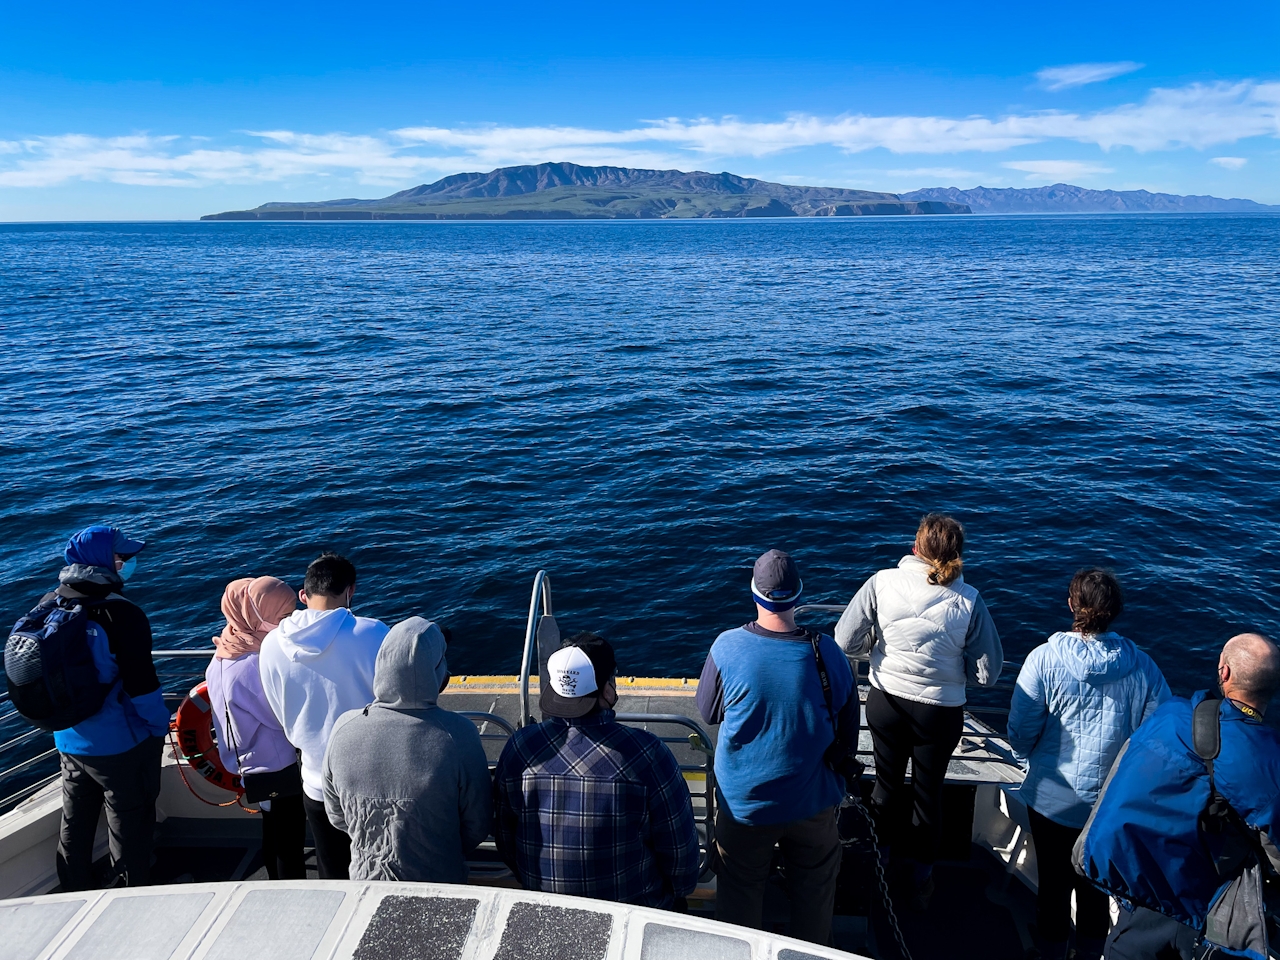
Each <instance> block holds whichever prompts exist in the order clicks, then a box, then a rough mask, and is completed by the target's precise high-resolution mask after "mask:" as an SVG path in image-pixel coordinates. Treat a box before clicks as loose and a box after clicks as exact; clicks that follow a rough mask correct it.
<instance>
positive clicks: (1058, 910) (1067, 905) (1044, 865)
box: [1028, 810, 1111, 947]
mask: <svg viewBox="0 0 1280 960" xmlns="http://www.w3.org/2000/svg"><path fill="white" fill-rule="evenodd" d="M1028 812H1029V813H1030V814H1031V839H1032V840H1034V841H1035V844H1036V869H1037V870H1038V871H1039V873H1040V883H1039V886H1038V889H1037V892H1036V933H1037V934H1039V935H1040V937H1041V938H1043V939H1044V940H1047V941H1050V942H1053V943H1065V942H1066V941H1067V940H1068V939H1070V937H1071V891H1072V890H1074V891H1075V892H1076V944H1077V947H1078V946H1079V944H1080V941H1082V940H1097V941H1101V940H1103V939H1104V938H1105V937H1106V935H1107V929H1108V928H1109V927H1110V926H1111V903H1110V901H1109V900H1108V899H1107V895H1106V894H1105V893H1103V892H1102V891H1101V890H1099V889H1098V888H1097V887H1095V886H1094V885H1093V884H1091V883H1090V882H1089V881H1088V880H1086V879H1085V878H1084V877H1082V876H1080V874H1078V873H1076V868H1075V867H1073V866H1072V865H1071V848H1072V847H1074V846H1075V843H1076V838H1078V837H1079V836H1080V829H1081V828H1080V827H1064V826H1063V825H1062V824H1060V823H1054V822H1053V821H1052V820H1050V819H1049V818H1048V817H1045V816H1042V815H1040V814H1039V813H1037V812H1036V811H1034V810H1029V811H1028ZM1099 946H1101V943H1099Z"/></svg>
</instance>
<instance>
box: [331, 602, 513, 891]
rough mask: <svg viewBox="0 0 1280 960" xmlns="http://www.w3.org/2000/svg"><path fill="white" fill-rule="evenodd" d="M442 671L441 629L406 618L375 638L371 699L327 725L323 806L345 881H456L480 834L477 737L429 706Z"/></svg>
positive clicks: (488, 813)
mask: <svg viewBox="0 0 1280 960" xmlns="http://www.w3.org/2000/svg"><path fill="white" fill-rule="evenodd" d="M448 675H449V668H448V666H447V665H446V663H445V640H444V635H443V634H442V633H441V632H440V628H439V627H437V626H436V625H435V624H434V623H432V622H431V621H429V620H424V619H423V618H422V617H410V618H409V619H408V620H405V621H404V622H403V623H398V624H396V625H395V626H394V627H392V628H391V632H390V633H388V634H387V638H386V639H385V640H384V641H383V642H382V648H381V650H379V652H378V660H377V664H376V665H375V667H374V675H373V693H374V701H373V703H372V704H370V705H369V706H368V707H365V708H364V709H363V710H352V711H350V712H349V713H346V714H343V716H342V717H341V718H340V719H339V720H338V722H337V723H336V724H334V727H333V734H332V735H331V737H330V738H329V747H328V750H327V752H326V753H325V762H324V804H325V810H326V812H327V813H328V815H329V820H330V822H331V823H333V825H334V826H335V827H337V828H338V829H339V830H344V831H346V833H347V834H349V835H350V837H351V874H350V876H351V879H352V880H404V881H423V882H435V883H465V882H466V879H467V863H466V858H467V855H468V854H470V853H471V852H472V851H473V850H474V849H475V848H476V846H478V845H479V844H480V842H481V841H482V840H484V838H485V837H486V836H488V835H489V829H490V826H491V818H492V799H491V786H490V780H489V764H488V762H487V761H486V759H485V754H484V748H483V747H482V746H481V743H480V734H479V733H477V732H476V728H475V725H474V724H473V723H472V722H471V721H470V720H468V719H467V718H466V717H461V716H459V715H458V714H456V713H451V712H450V711H448V710H443V709H441V708H440V707H438V706H436V698H437V697H438V696H439V693H440V685H441V684H442V683H444V681H445V679H446V678H447V677H448Z"/></svg>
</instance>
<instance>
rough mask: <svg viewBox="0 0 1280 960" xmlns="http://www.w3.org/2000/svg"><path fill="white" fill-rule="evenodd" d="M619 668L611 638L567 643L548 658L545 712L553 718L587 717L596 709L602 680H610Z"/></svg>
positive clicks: (544, 698)
mask: <svg viewBox="0 0 1280 960" xmlns="http://www.w3.org/2000/svg"><path fill="white" fill-rule="evenodd" d="M593 654H594V656H593ZM615 669H616V667H615V665H614V659H613V648H612V647H610V646H609V644H608V642H607V641H605V640H602V639H600V638H599V637H591V638H590V642H587V643H586V644H585V645H584V646H579V645H578V644H576V643H573V642H568V643H566V644H565V646H563V647H561V648H560V649H559V650H557V651H556V652H555V653H553V654H552V655H551V656H550V657H548V658H547V675H548V677H547V679H548V683H547V689H546V690H544V691H543V692H542V696H541V698H540V700H541V702H542V712H543V713H544V714H546V715H548V716H552V717H565V718H574V717H582V716H585V715H586V714H588V713H590V712H591V711H592V710H593V709H595V706H596V701H597V697H596V694H597V693H599V692H600V683H601V680H602V679H603V680H604V682H605V683H608V681H609V678H610V677H612V676H613V674H614V671H615Z"/></svg>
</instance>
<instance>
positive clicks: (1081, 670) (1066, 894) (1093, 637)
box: [1009, 568, 1171, 960]
mask: <svg viewBox="0 0 1280 960" xmlns="http://www.w3.org/2000/svg"><path fill="white" fill-rule="evenodd" d="M1067 604H1068V606H1069V607H1070V609H1071V613H1072V616H1073V618H1074V622H1073V624H1072V629H1071V630H1070V631H1065V632H1062V633H1055V634H1054V635H1053V636H1051V637H1050V638H1049V640H1048V642H1047V643H1043V644H1041V645H1040V646H1038V647H1036V649H1034V650H1032V651H1031V653H1030V655H1028V657H1027V659H1026V662H1025V663H1024V664H1023V665H1022V671H1021V673H1019V674H1018V683H1017V686H1016V688H1015V689H1014V694H1013V703H1012V704H1011V706H1010V710H1009V744H1010V746H1012V747H1013V750H1014V753H1016V754H1017V755H1018V758H1019V759H1020V760H1022V761H1023V762H1024V763H1025V764H1026V767H1027V776H1026V780H1024V781H1023V784H1022V788H1021V790H1020V791H1019V796H1020V797H1021V799H1022V800H1023V802H1024V803H1026V805H1027V807H1028V809H1029V811H1030V814H1031V835H1032V839H1033V840H1034V842H1035V848H1036V864H1037V870H1038V873H1039V884H1038V892H1037V895H1036V940H1037V946H1038V947H1039V948H1040V952H1041V955H1042V956H1043V957H1044V958H1045V960H1051V958H1052V960H1061V958H1064V957H1066V955H1067V946H1068V940H1069V938H1070V934H1071V892H1072V890H1074V891H1075V894H1076V954H1075V955H1076V957H1077V958H1079V960H1086V958H1097V957H1100V956H1101V954H1102V947H1103V943H1104V941H1105V939H1106V936H1107V930H1108V927H1109V926H1110V923H1111V916H1110V907H1109V905H1108V903H1107V898H1106V896H1105V895H1104V894H1102V893H1101V892H1100V891H1098V890H1097V889H1096V888H1094V887H1093V886H1092V885H1090V884H1089V883H1088V882H1087V881H1086V880H1084V878H1082V877H1079V876H1077V875H1076V872H1075V869H1074V868H1073V867H1072V865H1071V849H1072V847H1073V846H1074V845H1075V842H1076V838H1077V837H1078V836H1079V835H1080V831H1081V829H1082V828H1083V827H1084V824H1085V821H1086V820H1087V819H1088V818H1089V811H1090V809H1091V808H1092V807H1093V804H1094V801H1095V800H1097V798H1098V792H1099V791H1100V790H1101V789H1102V784H1103V782H1104V781H1105V780H1106V778H1107V773H1108V771H1110V769H1111V765H1112V763H1114V761H1115V759H1116V756H1117V755H1118V754H1119V753H1120V748H1121V747H1122V746H1123V745H1124V742H1125V741H1126V740H1127V739H1128V738H1129V737H1130V735H1131V734H1132V733H1133V732H1134V731H1135V730H1137V729H1138V727H1139V726H1140V725H1141V724H1142V722H1143V721H1144V720H1146V719H1147V718H1148V717H1149V716H1151V714H1152V713H1154V712H1155V710H1156V707H1158V706H1159V705H1160V704H1162V703H1163V702H1164V701H1166V700H1168V699H1169V697H1170V696H1171V694H1170V692H1169V685H1168V684H1167V683H1166V682H1165V679H1164V676H1163V675H1162V674H1161V673H1160V668H1159V667H1157V666H1156V664H1155V661H1153V660H1152V659H1151V658H1150V657H1149V656H1147V654H1145V653H1144V652H1142V651H1141V650H1139V649H1138V648H1137V647H1136V646H1135V645H1134V643H1133V641H1132V640H1129V639H1127V638H1125V637H1122V636H1120V635H1119V634H1118V633H1112V632H1109V630H1108V628H1109V627H1110V625H1111V622H1112V621H1113V620H1114V619H1115V618H1116V617H1117V616H1119V615H1120V612H1121V611H1122V610H1123V608H1124V599H1123V596H1122V594H1121V591H1120V584H1119V583H1118V582H1117V581H1116V578H1115V577H1114V576H1113V575H1112V574H1111V573H1110V572H1108V571H1106V570H1100V569H1096V568H1094V569H1086V570H1081V571H1080V572H1079V573H1077V574H1076V575H1075V577H1074V578H1072V580H1071V587H1070V589H1069V590H1068V594H1067Z"/></svg>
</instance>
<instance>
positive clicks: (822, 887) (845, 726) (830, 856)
mask: <svg viewBox="0 0 1280 960" xmlns="http://www.w3.org/2000/svg"><path fill="white" fill-rule="evenodd" d="M801 588H802V583H801V580H800V572H799V570H798V568H797V567H796V564H795V561H794V560H792V559H791V556H790V555H789V554H787V553H785V552H783V551H781V550H770V551H769V552H768V553H766V554H764V555H763V556H762V557H760V559H759V560H757V561H756V564H755V568H754V570H753V572H752V581H751V592H752V595H753V596H754V597H755V602H756V610H757V617H756V619H755V621H754V622H752V623H748V624H746V625H745V626H742V627H739V628H737V629H736V630H728V631H726V632H724V633H722V634H720V636H719V637H717V638H716V641H715V643H713V644H712V645H711V652H710V654H708V656H707V662H706V666H704V667H703V670H702V678H701V679H700V680H699V681H698V709H699V710H700V711H701V713H702V719H703V720H705V721H706V722H707V723H718V724H720V738H719V742H718V744H717V746H716V760H715V770H716V788H717V799H718V802H719V809H718V811H717V814H716V847H717V852H718V853H719V860H720V863H719V866H718V867H717V870H716V874H717V880H718V884H717V887H716V919H718V920H724V921H727V922H729V923H737V924H740V925H742V926H748V927H757V928H758V927H760V926H761V923H762V922H763V917H762V912H763V901H764V888H765V883H766V882H767V880H768V878H769V867H770V863H771V861H772V858H773V848H774V846H775V845H777V846H780V847H781V849H782V856H783V860H784V862H785V863H786V866H787V881H788V884H789V888H790V889H789V891H788V892H789V895H790V899H791V929H790V934H791V936H793V937H798V938H800V939H803V940H809V941H811V942H813V943H823V944H825V943H826V942H827V939H828V936H829V934H830V932H831V914H832V911H833V908H834V906H835V893H836V878H837V877H838V876H839V873H840V850H841V848H840V834H839V832H838V830H837V829H836V811H837V808H838V807H839V805H840V802H841V801H842V800H843V799H844V795H845V783H844V779H843V778H842V777H840V776H838V775H837V774H836V773H834V772H833V771H832V770H831V769H830V768H829V767H828V766H827V764H826V762H825V759H824V755H825V754H826V752H827V749H828V748H829V747H830V746H831V745H832V743H833V742H834V740H835V732H836V731H835V730H834V729H833V727H835V726H838V727H839V730H840V738H841V740H842V741H843V742H845V743H849V744H857V742H858V726H859V717H858V691H857V687H856V685H855V684H854V680H853V671H852V670H851V669H850V667H849V661H848V660H847V659H846V658H845V655H844V653H842V652H841V650H840V648H839V647H837V646H836V644H835V641H834V640H832V639H831V638H830V637H827V636H821V637H817V636H813V635H810V634H809V633H807V632H806V631H804V630H802V629H800V628H798V627H797V626H796V620H795V606H796V603H797V602H798V601H799V599H800V590H801ZM815 641H816V643H815ZM819 652H820V654H821V660H822V663H823V665H824V667H825V670H826V673H827V676H828V681H829V684H830V688H831V689H830V693H831V702H830V705H828V703H827V699H826V697H825V696H824V693H823V687H822V681H821V677H820V675H819V672H818V659H819V657H818V654H819Z"/></svg>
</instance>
